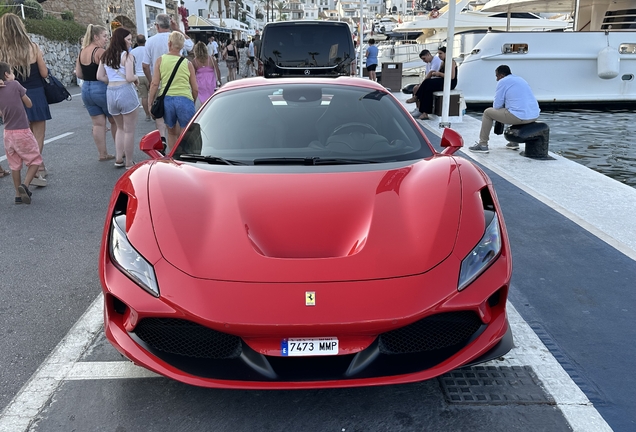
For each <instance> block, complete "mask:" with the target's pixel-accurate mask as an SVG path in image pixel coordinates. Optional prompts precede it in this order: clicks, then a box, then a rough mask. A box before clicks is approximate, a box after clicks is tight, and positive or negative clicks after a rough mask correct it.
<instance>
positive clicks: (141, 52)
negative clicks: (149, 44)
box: [130, 34, 151, 121]
mask: <svg viewBox="0 0 636 432" xmlns="http://www.w3.org/2000/svg"><path fill="white" fill-rule="evenodd" d="M130 53H131V54H132V55H133V57H135V75H137V78H139V85H138V86H137V91H138V93H139V97H140V98H141V106H142V107H143V108H144V112H145V113H146V121H150V120H151V119H150V111H149V110H148V90H149V88H150V87H149V85H150V83H149V82H148V78H146V76H145V75H144V68H143V61H144V56H145V55H146V37H145V36H144V35H142V34H139V35H137V46H136V47H135V48H133V50H132V51H131V52H130Z"/></svg>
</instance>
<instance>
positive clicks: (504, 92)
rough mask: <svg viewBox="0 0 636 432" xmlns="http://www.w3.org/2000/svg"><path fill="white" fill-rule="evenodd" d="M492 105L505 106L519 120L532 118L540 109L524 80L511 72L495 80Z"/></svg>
mask: <svg viewBox="0 0 636 432" xmlns="http://www.w3.org/2000/svg"><path fill="white" fill-rule="evenodd" d="M492 106H493V108H495V109H501V108H507V109H508V111H510V114H512V115H513V116H515V117H517V118H518V119H519V120H534V119H536V118H538V117H539V112H540V111H541V110H540V109H539V103H538V102H537V99H536V98H535V97H534V94H532V89H530V86H529V85H528V83H527V82H526V80H524V79H523V78H521V77H518V76H516V75H512V74H511V75H508V76H505V77H503V78H501V79H500V80H499V81H497V89H496V90H495V102H494V103H493V105H492Z"/></svg>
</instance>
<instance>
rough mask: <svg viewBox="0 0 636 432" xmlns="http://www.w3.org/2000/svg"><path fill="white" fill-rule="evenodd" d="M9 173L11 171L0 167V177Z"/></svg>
mask: <svg viewBox="0 0 636 432" xmlns="http://www.w3.org/2000/svg"><path fill="white" fill-rule="evenodd" d="M8 175H11V171H7V170H6V169H4V168H0V178H2V177H4V176H8Z"/></svg>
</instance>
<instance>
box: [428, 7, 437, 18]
mask: <svg viewBox="0 0 636 432" xmlns="http://www.w3.org/2000/svg"><path fill="white" fill-rule="evenodd" d="M428 16H429V17H431V18H437V17H438V16H439V11H438V10H437V9H433V10H432V11H431V13H429V14H428Z"/></svg>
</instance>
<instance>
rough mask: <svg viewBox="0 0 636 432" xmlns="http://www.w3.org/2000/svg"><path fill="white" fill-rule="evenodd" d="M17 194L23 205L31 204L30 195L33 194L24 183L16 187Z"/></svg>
mask: <svg viewBox="0 0 636 432" xmlns="http://www.w3.org/2000/svg"><path fill="white" fill-rule="evenodd" d="M18 192H19V193H20V198H22V202H23V203H24V204H31V195H33V194H32V193H31V191H30V190H29V188H28V187H27V186H26V185H25V184H24V183H22V184H21V185H20V186H18Z"/></svg>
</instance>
